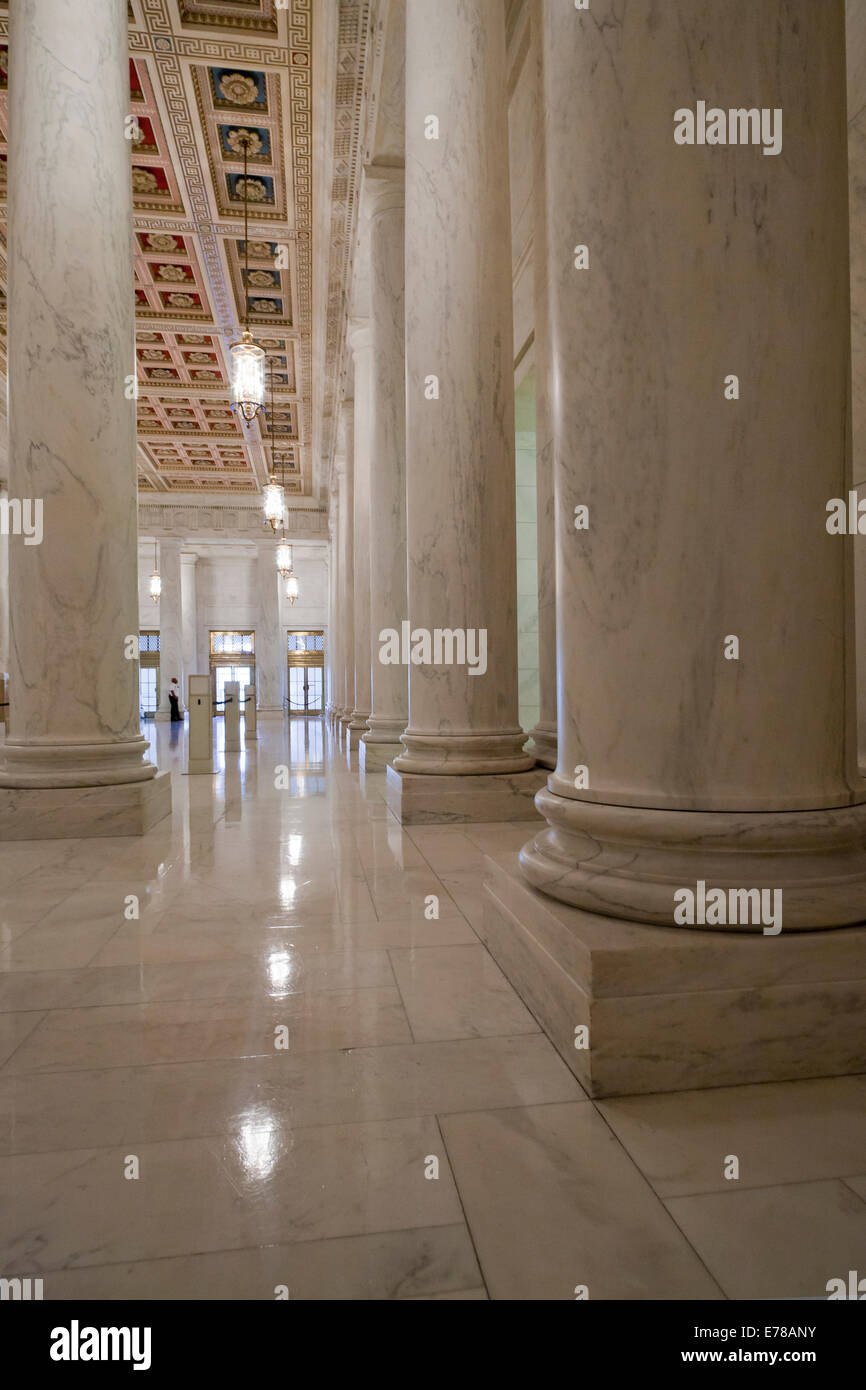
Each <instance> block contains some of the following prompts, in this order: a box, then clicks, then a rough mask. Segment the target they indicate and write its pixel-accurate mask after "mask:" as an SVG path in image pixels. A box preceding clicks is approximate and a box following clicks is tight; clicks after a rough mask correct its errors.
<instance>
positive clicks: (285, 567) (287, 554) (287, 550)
mask: <svg viewBox="0 0 866 1390" xmlns="http://www.w3.org/2000/svg"><path fill="white" fill-rule="evenodd" d="M293 558H294V557H293V555H292V547H291V546H290V545H289V543H288V541H286V540H282V541H280V543H279V545H278V546H277V569H278V570H279V572H280V574H281V575H282V577H283V579H285V578H287V576H288V575H289V574H290V573H291V571H292V563H293Z"/></svg>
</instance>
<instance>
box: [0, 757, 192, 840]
mask: <svg viewBox="0 0 866 1390" xmlns="http://www.w3.org/2000/svg"><path fill="white" fill-rule="evenodd" d="M168 815H171V776H170V774H169V773H168V772H159V773H157V775H156V776H155V777H152V778H150V779H149V780H147V781H144V782H121V783H115V784H113V785H109V786H103V787H2V788H0V843H3V842H4V841H6V840H79V839H80V840H84V839H92V838H93V837H94V836H99V837H102V836H115V835H146V834H147V832H148V830H150V829H151V828H152V827H153V826H154V825H157V824H158V823H159V821H161V820H163V819H164V818H165V817H166V816H168Z"/></svg>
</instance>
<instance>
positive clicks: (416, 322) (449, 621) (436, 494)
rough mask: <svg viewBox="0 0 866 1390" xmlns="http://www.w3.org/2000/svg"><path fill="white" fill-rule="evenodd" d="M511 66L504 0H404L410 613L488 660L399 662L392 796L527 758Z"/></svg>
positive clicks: (525, 762) (520, 768)
mask: <svg viewBox="0 0 866 1390" xmlns="http://www.w3.org/2000/svg"><path fill="white" fill-rule="evenodd" d="M505 66H506V65H505V14H504V8H503V6H502V4H501V3H499V0H441V3H437V4H436V5H430V4H426V3H424V0H408V4H407V8H406V306H407V315H406V359H407V361H406V392H407V406H406V424H407V432H406V451H407V459H406V491H407V549H408V556H409V575H408V589H409V613H408V617H409V619H411V625H412V629H413V631H416V632H418V631H424V632H426V633H428V634H430V640H431V641H433V640H434V635H435V632H436V631H437V630H439V631H440V632H446V631H447V632H449V633H450V632H457V633H460V634H461V635H462V636H465V638H466V640H467V643H468V641H469V635H470V634H472V636H473V637H475V638H476V640H477V641H479V642H480V641H481V636H480V634H482V633H483V634H484V640H486V670H485V671H484V673H483V674H481V666H480V662H478V661H476V662H475V663H474V666H471V665H470V664H469V661H468V659H464V660H463V662H462V663H461V662H460V661H459V655H458V654H459V647H458V648H451V654H452V659H451V660H450V661H447V660H446V661H443V662H442V663H441V664H435V659H434V661H433V662H430V663H425V664H417V665H416V664H412V665H410V666H409V712H410V718H409V726H408V728H407V730H406V732H405V734H404V736H403V744H404V747H405V752H404V754H403V755H402V756H401V757H400V758H398V759H397V760H396V762H395V764H394V768H389V769H388V779H389V788H390V789H391V792H393V795H394V797H397V798H398V799H399V798H400V797H402V796H403V795H404V793H405V791H406V788H407V787H408V785H409V779H410V778H415V777H416V776H417V775H425V774H434V775H435V776H437V777H447V778H449V779H450V780H451V781H452V782H455V783H456V782H457V781H458V779H459V778H461V777H467V778H469V777H471V776H476V777H477V776H489V775H491V774H493V775H495V774H510V775H513V774H521V773H523V772H524V771H526V770H528V769H529V768H532V767H533V766H534V763H535V758H534V757H532V756H529V755H527V754H526V753H525V752H524V751H523V745H524V743H525V741H526V735H525V734H524V732H523V731H522V729H521V728H520V726H519V723H518V717H517V620H516V610H517V597H516V590H517V584H516V533H515V525H516V522H515V480H514V390H513V364H512V360H511V354H512V342H513V332H512V309H511V292H512V286H511V253H510V236H509V227H510V211H509V196H508V140H507V137H508V130H507V80H506V71H505ZM420 654H421V656H422V658H423V648H422V649H421V653H420ZM395 769H396V771H395ZM440 790H441V792H442V794H443V796H444V793H445V788H444V786H443V787H442V788H441V789H440ZM389 795H390V793H389ZM435 795H436V793H435V790H434V791H431V793H430V796H431V799H435ZM469 795H471V791H470V790H469V789H467V796H469ZM392 804H395V803H394V802H392ZM395 809H396V811H397V814H402V809H403V808H401V807H399V806H396V804H395ZM442 810H443V813H444V814H447V815H448V817H449V818H454V817H455V815H456V817H457V818H459V812H455V810H454V808H453V806H451V805H450V804H449V806H448V808H447V810H446V808H445V806H444V804H443V807H442ZM424 814H425V815H426V814H427V811H426V810H425V812H424ZM434 814H435V812H434Z"/></svg>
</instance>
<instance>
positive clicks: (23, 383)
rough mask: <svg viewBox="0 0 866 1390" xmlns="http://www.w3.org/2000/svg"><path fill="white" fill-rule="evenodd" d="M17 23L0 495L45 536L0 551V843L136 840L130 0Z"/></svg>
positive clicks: (58, 9)
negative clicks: (108, 792) (6, 617)
mask: <svg viewBox="0 0 866 1390" xmlns="http://www.w3.org/2000/svg"><path fill="white" fill-rule="evenodd" d="M10 20H11V33H10V58H11V61H10V92H9V107H10V110H9V117H10V119H9V127H10V130H9V137H10V138H9V256H8V266H9V324H8V337H9V343H10V353H9V408H10V415H9V426H10V450H9V453H10V458H9V491H10V494H11V495H12V496H13V497H20V498H22V499H24V498H28V499H36V500H37V501H38V502H41V504H42V508H43V517H42V521H43V536H42V541H41V544H36V545H25V544H24V538H23V537H21V536H15V537H13V538H12V543H11V545H10V557H9V575H10V579H9V588H10V629H11V631H10V667H11V672H10V674H11V678H12V688H13V690H14V691H15V692H16V696H15V699H14V702H13V708H12V711H11V722H10V728H9V731H8V739H7V742H6V744H5V746H4V748H3V750H2V762H0V787H3V788H7V789H10V790H7V791H4V792H3V793H2V794H0V797H2V799H0V836H3V835H6V834H9V833H11V834H14V835H18V836H19V837H20V836H21V834H22V832H23V834H24V835H25V836H26V834H27V833H28V830H30V829H32V831H33V833H34V834H36V835H39V836H40V837H51V838H58V837H63V836H66V835H69V834H76V835H81V834H84V835H87V834H93V833H100V834H106V833H108V834H111V833H114V834H118V833H120V834H135V833H141V832H142V831H143V830H144V829H146V828H147V827H148V825H149V824H152V823H153V821H154V819H159V818H161V817H162V816H163V815H165V814H167V812H168V810H169V809H170V805H171V793H170V789H169V785H168V780H167V778H166V777H160V778H157V777H156V768H155V767H154V766H153V764H151V763H149V762H147V761H146V759H145V751H146V744H145V740H144V739H143V738H142V736H141V733H140V730H139V711H138V705H139V697H138V664H137V662H136V661H128V660H126V659H125V655H124V653H125V650H126V649H127V646H128V643H127V639H128V638H130V637H133V636H135V635H137V633H138V595H137V552H138V546H137V518H136V501H137V499H136V457H135V448H136V443H135V430H136V420H135V402H134V401H133V400H128V399H127V394H126V380H127V378H128V377H129V375H130V374H131V373H133V372H134V371H135V355H134V305H133V296H132V285H133V264H132V189H131V183H130V175H129V142H128V141H127V140H126V139H125V133H124V132H125V120H126V117H127V114H128V110H129V78H128V72H129V68H128V43H129V36H128V32H127V14H126V7H125V5H123V4H121V3H119V0H94V3H93V4H91V5H89V6H88V11H87V23H86V24H82V22H81V15H80V13H79V11H78V7H76V6H73V5H69V4H67V3H64V0H32V2H31V3H28V4H27V5H17V6H13V12H12V14H11V15H10ZM47 94H48V95H47ZM143 784H147V785H146V786H144V785H143ZM107 785H110V786H111V787H112V790H113V810H114V812H115V814H114V817H113V823H112V820H111V818H109V823H108V826H107V828H106V825H105V824H104V823H101V824H100V826H99V828H98V830H96V829H94V827H95V826H96V824H97V822H98V821H100V820H101V819H102V820H104V812H105V806H106V805H107V801H108V800H109V799H112V798H106V797H104V796H103V798H102V801H101V802H100V808H101V809H98V810H94V806H95V800H94V798H93V797H88V796H87V795H86V794H81V792H80V789H82V788H83V789H88V788H93V787H105V786H107ZM11 789H14V790H11ZM42 789H46V792H48V791H49V790H50V791H51V795H50V796H46V797H43V798H42V800H40V797H42ZM55 789H66V791H68V793H69V794H68V795H65V796H64V795H60V796H58V795H57V794H56V792H55ZM97 800H98V798H97ZM49 801H51V805H52V809H51V814H50V816H49V815H43V814H42V812H41V810H40V807H41V806H43V804H44V805H45V806H47V805H48V802H49ZM119 827H122V828H119Z"/></svg>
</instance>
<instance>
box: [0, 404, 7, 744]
mask: <svg viewBox="0 0 866 1390" xmlns="http://www.w3.org/2000/svg"><path fill="white" fill-rule="evenodd" d="M8 470H9V422H8V420H7V418H6V392H5V391H3V392H0V503H3V502H8V500H9V491H8V485H7V481H6V475H7V473H8ZM8 671H9V534H8V530H7V529H6V527H4V526H2V525H0V722H2V721H3V720H4V719H5V718H6V714H7V705H6V702H7V701H8V699H9V694H8V688H7V683H6V682H7V674H8Z"/></svg>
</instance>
